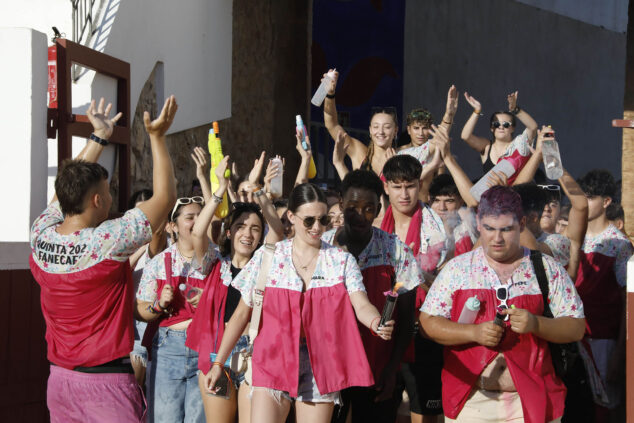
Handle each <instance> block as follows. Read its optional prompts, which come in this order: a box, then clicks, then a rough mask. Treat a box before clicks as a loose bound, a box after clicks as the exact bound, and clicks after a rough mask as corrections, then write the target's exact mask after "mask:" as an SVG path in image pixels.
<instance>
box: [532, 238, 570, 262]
mask: <svg viewBox="0 0 634 423" xmlns="http://www.w3.org/2000/svg"><path fill="white" fill-rule="evenodd" d="M537 242H543V243H544V244H546V245H548V248H550V251H552V253H553V257H554V258H555V260H557V261H558V262H559V264H561V265H562V266H567V265H568V262H569V261H570V239H568V237H567V236H565V235H562V234H548V233H546V232H542V234H541V235H540V236H539V237H538V238H537Z"/></svg>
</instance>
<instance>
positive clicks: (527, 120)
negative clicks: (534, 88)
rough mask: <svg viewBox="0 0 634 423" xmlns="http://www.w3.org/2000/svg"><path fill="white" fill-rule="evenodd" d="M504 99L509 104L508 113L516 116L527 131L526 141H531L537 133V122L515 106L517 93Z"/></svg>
mask: <svg viewBox="0 0 634 423" xmlns="http://www.w3.org/2000/svg"><path fill="white" fill-rule="evenodd" d="M506 99H507V101H508V103H509V112H511V113H513V114H514V115H515V116H517V118H518V119H519V121H520V122H522V123H523V124H524V126H526V129H528V141H529V142H530V141H532V140H533V139H534V138H535V134H536V133H537V122H535V119H533V118H532V117H531V115H529V114H528V113H526V112H525V111H524V110H523V109H520V107H519V106H518V105H517V91H515V92H514V93H511V94H509V95H508V96H507V98H506Z"/></svg>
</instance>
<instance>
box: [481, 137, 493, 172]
mask: <svg viewBox="0 0 634 423" xmlns="http://www.w3.org/2000/svg"><path fill="white" fill-rule="evenodd" d="M492 148H493V141H489V151H488V152H487V159H486V160H485V161H484V163H482V172H484V174H485V175H486V174H487V173H488V172H489V170H491V169H493V166H495V163H493V161H492V160H491V149H492Z"/></svg>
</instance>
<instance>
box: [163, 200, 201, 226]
mask: <svg viewBox="0 0 634 423" xmlns="http://www.w3.org/2000/svg"><path fill="white" fill-rule="evenodd" d="M193 203H196V204H200V205H201V206H202V205H204V204H205V199H204V198H202V197H198V196H196V197H181V198H179V199H177V200H176V204H174V208H173V209H172V212H171V213H170V221H172V222H173V221H174V213H176V210H178V208H179V207H180V206H186V205H188V204H193Z"/></svg>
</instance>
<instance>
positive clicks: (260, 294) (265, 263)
mask: <svg viewBox="0 0 634 423" xmlns="http://www.w3.org/2000/svg"><path fill="white" fill-rule="evenodd" d="M263 252H264V254H263V255H262V264H261V266H260V272H259V273H258V282H257V284H256V285H255V289H254V290H253V313H251V324H250V325H249V344H251V345H253V341H254V340H255V337H256V336H258V331H259V330H260V318H261V317H262V302H263V301H264V289H265V288H266V277H267V276H268V275H269V269H270V268H271V260H272V259H273V253H274V252H275V244H264V250H263Z"/></svg>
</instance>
